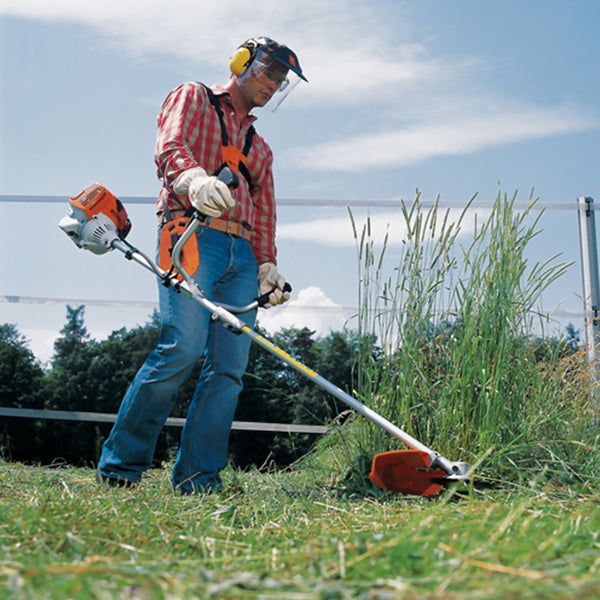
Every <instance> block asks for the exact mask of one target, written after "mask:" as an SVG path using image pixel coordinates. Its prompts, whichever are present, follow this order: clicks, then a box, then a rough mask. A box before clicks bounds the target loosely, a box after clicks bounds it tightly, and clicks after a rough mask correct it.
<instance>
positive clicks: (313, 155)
mask: <svg viewBox="0 0 600 600" xmlns="http://www.w3.org/2000/svg"><path fill="white" fill-rule="evenodd" d="M597 126H598V121H597V119H595V118H593V117H591V116H589V115H587V114H585V113H583V112H582V111H580V110H577V109H574V108H570V107H564V106H559V107H554V108H545V107H533V106H525V107H522V108H521V109H520V110H519V109H509V110H506V111H501V110H500V111H498V112H495V113H482V112H480V113H479V114H472V113H469V112H467V111H465V113H464V114H458V115H454V116H450V117H448V119H447V120H444V121H438V122H432V121H430V122H421V123H417V124H416V125H414V126H410V127H405V128H402V129H392V130H390V129H389V128H387V129H386V130H383V131H380V132H378V133H369V134H364V135H358V136H353V137H348V138H346V139H343V140H338V141H334V142H326V143H323V144H317V145H313V146H310V147H305V148H298V149H295V150H294V153H293V156H291V157H290V158H288V161H289V162H291V163H295V164H296V165H297V166H298V167H301V168H306V169H319V170H329V169H336V170H340V171H353V172H355V171H357V170H360V171H364V170H368V169H371V168H373V167H394V166H406V165H410V164H414V163H417V162H420V161H422V160H425V159H428V158H432V157H435V156H450V155H458V154H469V153H473V152H476V151H478V150H482V149H485V148H491V147H496V146H502V145H506V144H511V143H515V142H522V141H525V140H531V139H536V138H543V137H550V136H554V135H560V134H565V133H571V132H577V131H585V130H587V129H590V128H594V127H597Z"/></svg>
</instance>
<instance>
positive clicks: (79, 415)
mask: <svg viewBox="0 0 600 600" xmlns="http://www.w3.org/2000/svg"><path fill="white" fill-rule="evenodd" d="M121 200H122V201H123V202H124V203H125V204H149V205H151V204H155V203H156V198H153V197H148V196H123V197H121ZM66 201H68V197H67V196H59V195H53V196H33V195H11V194H3V195H0V203H44V204H45V203H65V202H66ZM277 204H278V205H279V206H282V207H285V206H290V207H292V206H299V207H311V206H312V207H315V206H320V207H323V206H329V207H336V206H337V207H340V206H342V207H346V206H348V207H360V208H389V209H394V208H395V209H399V208H401V207H402V205H403V201H402V200H377V199H368V200H359V199H346V200H344V199H338V200H336V199H333V200H332V199H285V198H279V199H278V200H277ZM422 205H423V206H424V207H429V206H433V205H434V201H427V200H424V201H422ZM438 206H439V207H440V208H463V207H464V206H465V203H464V201H457V202H453V201H448V200H445V201H443V202H439V204H438ZM493 206H494V203H493V202H482V201H478V202H477V206H476V207H473V208H472V210H477V209H480V210H486V209H491V208H493ZM532 208H533V209H534V210H545V211H546V210H549V211H577V210H578V205H577V204H576V203H575V202H573V203H562V202H561V203H555V202H554V203H540V202H536V203H535V204H534V205H533V207H532V206H531V205H530V203H528V202H520V203H515V204H514V209H515V210H517V211H518V210H528V209H529V210H531V209H532ZM590 210H592V211H596V210H597V209H596V207H595V206H594V205H593V204H591V205H590ZM0 303H9V304H31V305H35V304H46V305H52V304H59V305H67V304H68V305H86V306H102V307H129V308H148V309H155V308H157V307H158V304H157V302H153V301H135V300H102V299H95V298H68V297H47V296H21V295H0ZM294 310H300V311H307V312H313V313H314V312H315V311H321V312H323V311H326V312H338V313H339V312H343V313H346V314H355V313H357V312H358V307H353V306H339V305H335V306H310V305H302V306H297V307H294ZM362 310H364V308H363V309H362ZM543 314H544V315H547V316H548V317H550V318H556V319H561V318H562V319H567V318H583V319H591V318H594V317H595V316H596V315H595V314H594V313H593V312H591V311H585V310H565V309H560V308H554V309H552V310H548V311H543ZM0 416H3V417H18V418H28V419H50V420H66V421H89V422H96V423H114V421H115V419H116V415H114V414H110V413H91V412H81V411H56V410H38V409H23V408H9V407H0ZM184 423H185V419H183V418H169V419H167V422H166V425H167V426H172V427H183V424H184ZM233 429H237V430H245V431H270V432H281V433H308V434H323V433H325V432H327V431H328V428H327V427H325V426H320V425H301V424H285V423H257V422H246V421H234V424H233Z"/></svg>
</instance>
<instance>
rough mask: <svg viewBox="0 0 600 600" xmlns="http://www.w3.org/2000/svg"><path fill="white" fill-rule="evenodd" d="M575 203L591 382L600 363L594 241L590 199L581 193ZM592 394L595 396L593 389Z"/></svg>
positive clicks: (598, 282)
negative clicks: (599, 359) (597, 353)
mask: <svg viewBox="0 0 600 600" xmlns="http://www.w3.org/2000/svg"><path fill="white" fill-rule="evenodd" d="M577 205H578V210H577V215H578V217H579V243H580V249H581V275H582V281H583V308H584V311H585V334H586V336H585V337H586V344H587V355H588V362H589V365H590V368H591V369H592V373H593V375H594V382H595V383H598V381H599V380H600V377H599V375H600V365H599V361H598V359H597V356H596V352H597V350H598V347H599V344H600V314H599V311H600V280H599V278H598V245H597V243H596V215H595V212H594V211H595V209H594V200H593V199H592V198H587V197H583V196H582V197H581V198H578V199H577ZM594 396H596V393H595V390H594Z"/></svg>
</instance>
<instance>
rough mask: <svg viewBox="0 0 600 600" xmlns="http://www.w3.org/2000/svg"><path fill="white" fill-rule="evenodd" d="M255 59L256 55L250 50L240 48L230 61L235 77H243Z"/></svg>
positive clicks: (230, 67)
mask: <svg viewBox="0 0 600 600" xmlns="http://www.w3.org/2000/svg"><path fill="white" fill-rule="evenodd" d="M253 58H254V55H253V54H252V52H251V51H250V50H249V49H248V48H246V47H244V46H242V47H241V48H238V49H237V51H236V53H235V54H234V55H233V56H232V57H231V60H230V61H229V69H230V71H231V72H232V73H233V74H234V75H241V74H242V73H243V72H244V71H245V70H246V69H247V68H248V67H249V66H250V63H251V62H252V59H253Z"/></svg>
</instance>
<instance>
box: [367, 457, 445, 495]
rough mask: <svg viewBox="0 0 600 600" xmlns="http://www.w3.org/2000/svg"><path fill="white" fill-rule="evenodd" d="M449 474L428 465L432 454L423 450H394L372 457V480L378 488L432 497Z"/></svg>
mask: <svg viewBox="0 0 600 600" xmlns="http://www.w3.org/2000/svg"><path fill="white" fill-rule="evenodd" d="M444 477H446V473H445V472H444V471H443V470H442V469H431V468H430V467H429V454H428V453H427V452H422V451H420V450H394V451H392V452H383V453H382V454H377V455H375V457H374V458H373V465H372V467H371V473H370V474H369V479H370V480H371V482H372V483H373V484H374V485H376V486H377V487H379V488H382V489H384V490H390V491H392V492H399V493H401V494H411V495H413V496H431V495H433V494H437V493H438V492H439V491H441V489H442V484H441V483H440V482H441V480H442V479H444Z"/></svg>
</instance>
